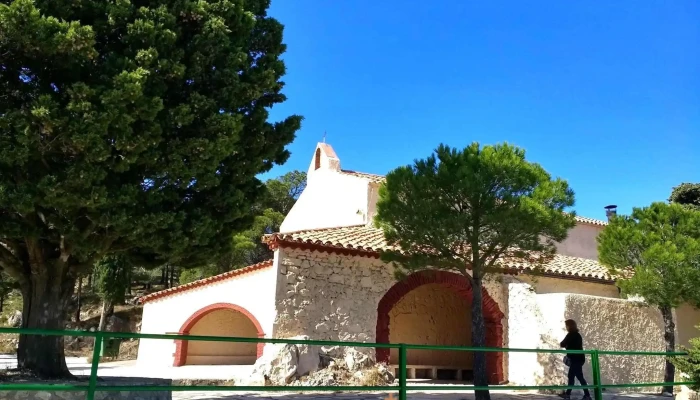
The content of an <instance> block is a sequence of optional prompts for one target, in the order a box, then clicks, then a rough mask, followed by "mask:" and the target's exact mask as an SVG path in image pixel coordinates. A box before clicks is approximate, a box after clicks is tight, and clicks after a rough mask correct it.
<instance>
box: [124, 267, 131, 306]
mask: <svg viewBox="0 0 700 400" xmlns="http://www.w3.org/2000/svg"><path fill="white" fill-rule="evenodd" d="M126 277H127V279H126V282H127V284H126V293H124V297H126V298H127V299H129V297H131V268H129V270H128V271H127V272H126Z"/></svg>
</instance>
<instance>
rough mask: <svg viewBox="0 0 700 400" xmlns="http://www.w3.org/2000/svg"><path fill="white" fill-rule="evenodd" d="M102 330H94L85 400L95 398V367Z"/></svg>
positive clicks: (98, 359)
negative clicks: (93, 343)
mask: <svg viewBox="0 0 700 400" xmlns="http://www.w3.org/2000/svg"><path fill="white" fill-rule="evenodd" d="M103 340H104V337H103V336H102V332H100V331H97V332H95V345H94V346H93V347H92V365H91V366H90V383H89V384H88V391H87V400H94V399H95V388H96V387H97V367H99V365H100V351H101V350H102V341H103Z"/></svg>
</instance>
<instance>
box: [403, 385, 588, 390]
mask: <svg viewBox="0 0 700 400" xmlns="http://www.w3.org/2000/svg"><path fill="white" fill-rule="evenodd" d="M594 388H595V386H594V385H586V386H469V385H458V386H450V385H435V386H431V385H424V386H407V387H406V389H407V390H413V391H416V390H423V391H431V390H435V391H450V390H454V391H472V390H473V391H477V390H498V391H506V390H513V391H516V390H566V389H572V390H577V389H594Z"/></svg>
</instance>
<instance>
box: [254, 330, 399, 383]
mask: <svg viewBox="0 0 700 400" xmlns="http://www.w3.org/2000/svg"><path fill="white" fill-rule="evenodd" d="M290 339H296V340H308V336H295V337H292V338H290ZM393 380H394V377H393V376H392V374H391V373H390V372H389V370H388V369H387V368H386V366H384V365H382V364H379V365H376V364H375V361H374V359H373V358H372V357H371V356H370V355H368V354H365V353H363V352H362V351H358V350H357V349H354V348H345V349H344V348H339V347H329V348H319V346H309V345H306V344H268V345H266V346H265V349H264V351H263V355H262V357H260V358H259V359H258V361H257V362H256V363H255V366H254V367H253V373H252V374H251V377H250V379H249V380H248V382H247V383H246V384H247V385H270V386H284V385H290V386H338V385H352V384H364V383H358V382H365V381H370V382H372V386H383V385H386V384H389V383H391V382H393Z"/></svg>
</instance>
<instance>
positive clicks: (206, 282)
mask: <svg viewBox="0 0 700 400" xmlns="http://www.w3.org/2000/svg"><path fill="white" fill-rule="evenodd" d="M269 267H272V260H267V261H263V262H260V263H257V264H253V265H249V266H247V267H243V268H239V269H236V270H233V271H229V272H224V273H223V274H219V275H215V276H212V277H209V278H204V279H200V280H197V281H194V282H190V283H186V284H184V285H180V286H176V287H174V288H170V289H165V290H161V291H159V292H155V293H151V294H147V295H145V296H142V297H140V298H139V303H141V304H144V303H147V302H149V301H153V300H157V299H162V298H163V297H167V296H172V295H174V294H176V293H181V292H185V291H188V290H192V289H196V288H198V287H202V286H207V285H211V284H212V283H216V282H221V281H225V280H227V279H232V278H236V277H238V276H241V275H245V274H247V273H250V272H253V271H258V270H261V269H264V268H269Z"/></svg>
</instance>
